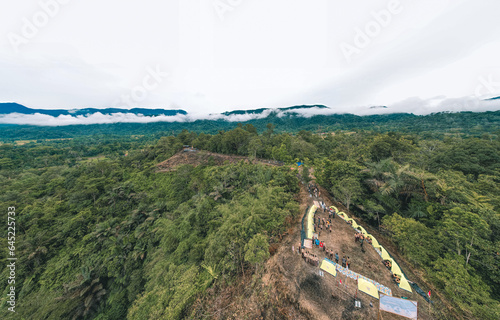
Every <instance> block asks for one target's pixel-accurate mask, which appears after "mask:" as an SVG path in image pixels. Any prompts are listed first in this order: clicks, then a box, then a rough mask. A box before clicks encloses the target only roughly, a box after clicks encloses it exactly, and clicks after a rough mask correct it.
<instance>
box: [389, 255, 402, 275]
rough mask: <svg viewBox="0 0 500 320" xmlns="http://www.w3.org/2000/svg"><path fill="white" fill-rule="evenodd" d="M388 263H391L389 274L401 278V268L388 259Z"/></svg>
mask: <svg viewBox="0 0 500 320" xmlns="http://www.w3.org/2000/svg"><path fill="white" fill-rule="evenodd" d="M389 261H390V262H391V272H392V273H394V274H397V275H398V276H401V277H403V273H402V272H401V268H399V266H398V264H397V262H396V261H394V260H393V259H389Z"/></svg>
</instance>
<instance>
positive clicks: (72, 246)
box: [0, 113, 500, 319]
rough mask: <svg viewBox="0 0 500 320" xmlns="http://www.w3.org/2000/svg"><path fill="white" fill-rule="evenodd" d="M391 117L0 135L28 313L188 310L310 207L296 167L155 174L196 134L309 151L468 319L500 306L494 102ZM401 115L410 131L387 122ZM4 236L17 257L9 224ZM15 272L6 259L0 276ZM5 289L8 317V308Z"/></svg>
mask: <svg viewBox="0 0 500 320" xmlns="http://www.w3.org/2000/svg"><path fill="white" fill-rule="evenodd" d="M393 117H394V119H393V120H391V121H392V122H384V121H382V122H381V124H377V125H375V124H372V125H371V126H370V125H369V123H367V122H366V121H365V122H364V125H363V126H362V125H360V124H356V125H354V124H352V123H350V122H347V123H348V124H347V125H346V126H344V127H342V126H341V125H340V124H330V128H335V130H340V129H342V130H345V131H337V132H330V133H328V134H323V135H320V134H316V129H317V126H318V123H314V122H313V118H311V119H305V120H300V121H302V123H303V124H304V123H307V122H308V121H310V123H309V124H306V125H305V127H307V126H308V125H310V126H311V128H313V127H316V128H314V132H313V131H307V130H300V131H299V130H289V131H290V132H286V131H287V126H293V121H292V120H289V121H291V122H288V123H287V124H286V125H283V124H280V123H277V124H276V123H274V124H264V125H262V124H259V125H255V126H254V125H253V124H251V123H245V124H238V125H236V124H231V123H229V124H224V125H227V126H229V125H232V128H226V129H224V128H225V127H224V128H216V130H214V129H213V128H212V129H211V131H210V132H213V134H208V133H199V132H198V130H194V131H188V130H182V131H180V130H179V131H178V132H176V134H175V135H169V134H165V133H161V132H160V131H157V130H156V129H154V130H153V132H150V133H147V132H143V133H140V134H141V135H142V134H144V135H143V136H129V135H126V134H117V135H115V136H105V135H99V133H103V132H101V131H99V130H97V129H96V130H97V131H94V129H95V128H97V127H92V126H91V127H89V128H91V130H88V131H87V134H93V135H90V136H83V133H81V136H78V135H80V133H79V134H75V138H74V139H70V140H55V141H44V140H39V141H38V142H33V143H28V144H25V145H15V144H3V145H0V185H1V190H2V193H1V194H0V207H1V208H5V210H6V208H8V207H12V206H15V207H16V214H17V215H16V217H17V220H16V223H17V226H18V229H17V230H16V232H17V236H16V251H17V255H18V257H19V260H18V261H17V263H18V268H17V269H16V272H17V274H16V288H17V290H18V295H19V296H18V301H19V305H18V309H17V310H18V314H17V316H21V317H24V318H26V319H33V318H37V319H66V318H67V319H125V318H130V319H158V318H165V319H181V318H189V317H190V315H191V313H190V312H191V310H190V306H191V304H192V303H193V302H194V300H195V299H196V298H197V297H199V296H201V295H203V294H204V292H205V290H206V289H207V288H209V287H210V286H213V285H215V284H231V283H232V282H233V281H235V279H236V278H237V277H239V276H241V275H243V274H249V273H252V272H253V271H254V270H255V269H256V268H258V267H259V265H260V264H261V263H263V262H264V261H265V259H267V257H268V256H269V251H268V247H269V245H270V244H271V243H273V242H275V241H276V239H277V237H278V236H279V235H280V234H281V233H283V232H284V231H285V230H286V229H287V227H288V226H289V225H290V224H291V223H292V220H295V217H296V216H297V215H299V214H300V213H299V210H298V204H297V202H296V200H295V198H294V196H295V195H296V194H297V192H298V190H299V179H298V178H297V177H296V176H295V174H294V171H290V169H289V167H288V166H283V167H273V166H264V165H259V164H248V163H243V162H241V163H238V164H226V165H223V166H215V165H213V164H210V163H208V164H206V165H202V166H197V167H193V166H188V165H185V166H180V167H179V168H178V169H177V170H176V171H173V172H161V173H159V172H157V171H156V164H158V163H159V162H161V161H163V160H165V159H167V158H169V157H170V156H172V155H173V154H175V153H176V152H178V151H179V150H180V149H181V148H182V146H183V145H193V146H194V147H196V148H198V149H202V150H209V151H212V152H218V153H225V154H236V155H245V156H249V157H250V158H265V159H274V160H277V161H282V162H284V163H286V164H293V163H294V162H296V161H299V160H300V161H303V162H305V165H306V167H307V168H313V169H314V175H315V177H316V179H317V181H318V183H320V184H321V185H322V186H323V187H325V188H326V189H327V190H328V191H329V192H330V193H331V195H332V196H333V197H334V198H335V199H336V200H338V201H339V202H341V203H343V204H344V205H345V206H346V207H348V208H349V209H350V210H351V211H352V212H353V213H354V214H355V215H357V216H358V217H360V218H362V219H363V220H364V221H366V222H367V223H369V224H371V225H372V226H373V227H375V228H379V229H380V230H381V231H382V232H385V233H386V234H388V235H389V237H390V238H391V239H392V240H393V242H394V243H395V244H396V245H397V246H398V248H399V249H400V251H401V252H402V253H403V255H404V256H405V257H406V259H407V260H408V261H409V262H410V263H411V264H412V265H413V266H414V267H415V268H419V269H420V270H422V271H423V272H425V274H426V278H427V279H428V280H429V281H431V282H432V283H433V284H434V285H435V286H436V288H438V289H439V290H440V292H441V293H442V294H443V295H445V296H446V298H447V299H449V301H450V302H451V303H452V304H453V306H454V307H455V308H456V309H457V310H458V311H459V313H460V314H461V315H463V317H464V318H467V319H498V318H500V304H499V301H500V255H499V252H500V237H499V236H500V213H499V212H500V211H499V210H500V140H499V137H498V132H496V131H497V130H498V120H495V119H497V118H498V113H484V114H440V115H436V117H437V118H436V119H441V120H442V119H444V118H447V117H450V119H453V121H454V122H453V124H450V125H449V127H458V126H459V124H460V123H462V122H467V123H468V125H464V126H461V127H460V128H461V129H456V131H455V133H457V134H449V133H450V132H451V131H450V130H451V129H446V128H447V127H446V125H445V124H443V125H442V126H440V127H439V128H432V126H435V124H433V123H432V121H431V122H429V123H427V124H425V121H424V120H422V119H425V118H419V119H420V120H421V121H422V122H421V123H420V124H419V121H420V120H418V119H412V118H411V117H410V116H398V115H394V116H393ZM398 117H401V118H400V119H399V120H396V119H398ZM462 117H464V118H465V119H467V120H463V119H462ZM489 117H492V118H489ZM495 117H496V118H495ZM485 118H489V121H487V122H486V121H483V120H484V119H485ZM405 119H407V120H405ZM410 119H412V120H410ZM427 119H431V118H427ZM459 119H462V120H459ZM474 119H476V120H474ZM478 119H480V120H478ZM283 121H288V120H286V119H285V120H283ZM294 121H295V120H294ZM297 121H299V120H297ZM339 121H340V120H339ZM371 121H375V120H374V119H372V120H371ZM406 121H409V122H411V123H412V126H409V125H408V122H406ZM433 121H438V120H433ZM460 121H462V122H460ZM480 122H483V123H480ZM396 123H398V124H397V125H396ZM405 124H406V125H407V128H406V129H405V130H404V129H403V128H404V126H405ZM319 125H322V124H321V123H319ZM127 126H128V125H123V128H126V127H127ZM158 126H160V125H159V124H158ZM335 126H338V127H335ZM351 126H352V127H351ZM394 126H396V127H397V128H399V129H400V130H393V131H390V130H387V129H389V128H393V127H394ZM419 126H422V127H425V130H422V131H423V132H422V133H420V132H419V131H420V130H419V129H418V128H420V127H419ZM153 127H154V126H153ZM297 127H300V125H297ZM297 127H296V128H297ZM130 128H132V126H131V127H130ZM144 128H145V127H143V129H141V130H145V131H147V130H146V129H144ZM200 128H201V127H200ZM354 128H358V129H356V130H354ZM397 128H396V129H397ZM361 129H362V130H361ZM4 130H7V131H9V130H14V129H12V128H11V129H5V128H4ZM20 130H21V131H22V132H24V133H23V134H28V133H29V134H35V131H31V130H33V129H31V128H25V127H23V129H20ZM23 130H25V131H23ZM45 130H46V131H45ZM79 130H83V129H77V130H76V132H78V131H79ZM127 130H129V129H127ZM127 130H125V129H124V132H126V131H127ZM130 130H131V129H130ZM223 130H226V131H223ZM7 131H4V132H7ZM201 131H202V130H201ZM214 131H215V132H214ZM30 132H31V133H30ZM45 132H46V133H47V134H48V136H44V133H45ZM61 132H68V133H69V132H70V129H67V128H64V129H63V128H42V130H41V131H40V133H39V136H37V137H33V138H35V139H55V138H61V137H60V136H57V135H58V134H60V133H61ZM51 134H55V135H56V136H51ZM0 235H1V238H2V240H1V241H2V242H3V243H2V246H1V247H2V251H1V252H0V259H2V261H6V258H7V255H8V251H7V249H6V248H7V247H8V244H7V240H6V238H7V237H6V235H7V229H6V228H4V229H2V230H0ZM7 278H8V270H7V269H4V270H1V273H0V282H1V283H6V279H7ZM7 290H8V289H7V287H6V288H5V289H4V291H3V292H2V297H1V299H2V308H1V309H0V317H1V318H8V316H9V313H8V312H7V308H6V307H5V298H4V297H6V294H7V293H8V292H7ZM34 315H36V316H34Z"/></svg>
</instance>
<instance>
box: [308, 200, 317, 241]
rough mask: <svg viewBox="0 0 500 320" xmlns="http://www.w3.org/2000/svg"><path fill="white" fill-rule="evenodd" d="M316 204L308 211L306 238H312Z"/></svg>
mask: <svg viewBox="0 0 500 320" xmlns="http://www.w3.org/2000/svg"><path fill="white" fill-rule="evenodd" d="M316 209H317V208H316V206H314V205H313V206H312V207H311V209H309V212H308V213H307V234H306V238H308V239H312V237H313V233H314V213H315V212H316Z"/></svg>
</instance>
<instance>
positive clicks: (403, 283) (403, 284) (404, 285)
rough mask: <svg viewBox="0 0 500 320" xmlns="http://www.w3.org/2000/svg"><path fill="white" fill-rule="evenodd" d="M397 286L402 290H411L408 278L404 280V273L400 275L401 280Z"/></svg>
mask: <svg viewBox="0 0 500 320" xmlns="http://www.w3.org/2000/svg"><path fill="white" fill-rule="evenodd" d="M399 287H400V288H401V289H403V290H406V291H409V292H412V291H411V286H410V283H409V282H408V280H406V278H405V276H404V275H401V282H400V283H399Z"/></svg>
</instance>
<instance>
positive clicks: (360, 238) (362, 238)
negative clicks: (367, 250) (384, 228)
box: [354, 232, 366, 252]
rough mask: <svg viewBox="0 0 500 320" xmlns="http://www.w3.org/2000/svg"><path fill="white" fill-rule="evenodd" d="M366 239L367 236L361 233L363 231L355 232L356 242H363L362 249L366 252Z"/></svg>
mask: <svg viewBox="0 0 500 320" xmlns="http://www.w3.org/2000/svg"><path fill="white" fill-rule="evenodd" d="M365 240H366V237H365V236H364V235H363V234H362V233H361V232H356V233H355V234H354V242H358V241H359V242H360V243H361V250H362V251H363V252H364V249H363V242H364V241H365Z"/></svg>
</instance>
